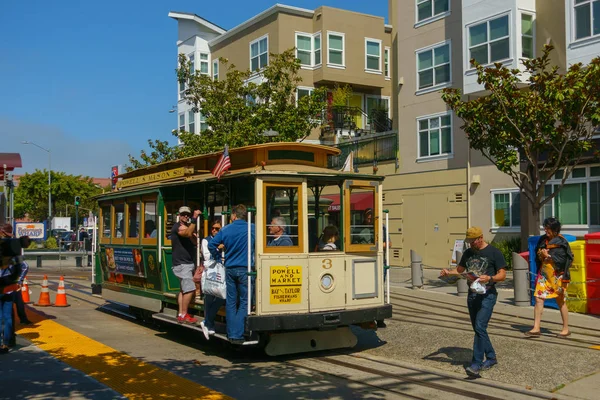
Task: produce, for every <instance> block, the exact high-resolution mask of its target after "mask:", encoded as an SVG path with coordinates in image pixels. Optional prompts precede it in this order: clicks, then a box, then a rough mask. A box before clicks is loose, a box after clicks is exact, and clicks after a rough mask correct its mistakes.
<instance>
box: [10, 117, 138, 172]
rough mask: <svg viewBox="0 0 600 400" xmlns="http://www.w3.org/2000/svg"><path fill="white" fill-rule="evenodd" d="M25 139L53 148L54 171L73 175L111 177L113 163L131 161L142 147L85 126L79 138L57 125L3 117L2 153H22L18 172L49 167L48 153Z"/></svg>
mask: <svg viewBox="0 0 600 400" xmlns="http://www.w3.org/2000/svg"><path fill="white" fill-rule="evenodd" d="M25 140H27V141H30V142H34V143H36V144H37V145H39V146H41V147H44V148H46V149H49V150H50V151H51V163H52V170H53V171H62V172H65V173H67V174H71V175H87V176H91V177H95V178H106V177H110V167H111V166H113V165H118V164H127V162H128V161H129V158H128V154H132V155H134V156H136V157H137V156H138V155H139V150H138V149H133V148H132V147H131V146H130V145H129V144H128V143H127V141H126V140H125V138H123V139H114V138H111V139H104V138H102V137H88V136H85V130H84V128H82V132H81V133H80V136H79V137H77V136H74V135H71V134H68V133H66V132H64V131H63V130H62V129H60V128H58V127H56V126H51V125H40V124H31V123H28V122H24V121H18V120H15V119H8V118H2V117H0V143H1V145H0V152H2V153H20V154H21V160H22V162H23V168H17V169H15V171H14V173H15V174H16V175H22V174H25V173H27V172H33V171H35V170H36V169H39V170H44V169H46V170H47V169H48V153H47V152H45V151H43V150H42V149H40V148H38V147H36V146H33V145H24V144H22V143H21V142H22V141H25Z"/></svg>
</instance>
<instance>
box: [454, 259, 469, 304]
mask: <svg viewBox="0 0 600 400" xmlns="http://www.w3.org/2000/svg"><path fill="white" fill-rule="evenodd" d="M461 258H462V251H457V252H456V265H457V266H458V263H459V262H460V260H461ZM456 294H457V295H458V296H460V297H465V296H466V295H468V294H469V283H468V282H467V280H466V279H463V278H460V279H459V280H458V281H457V282H456Z"/></svg>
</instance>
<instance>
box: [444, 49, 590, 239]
mask: <svg viewBox="0 0 600 400" xmlns="http://www.w3.org/2000/svg"><path fill="white" fill-rule="evenodd" d="M551 51H552V46H549V45H547V46H545V47H544V51H543V55H542V56H541V57H539V58H535V59H529V60H527V59H525V60H523V64H524V66H525V70H524V71H520V70H519V69H509V68H506V67H503V66H502V64H500V63H496V64H494V66H493V67H487V68H486V67H483V66H481V65H477V64H476V63H475V61H474V60H471V63H472V64H473V65H475V66H476V68H477V76H478V80H477V82H478V83H479V84H483V87H484V88H485V90H486V92H487V93H488V95H486V96H484V97H479V98H477V99H474V100H470V101H463V99H462V95H461V92H460V90H458V89H445V90H444V92H443V94H442V99H443V100H444V101H445V102H446V104H447V105H448V106H449V107H450V108H451V109H452V110H453V111H454V112H455V113H456V115H457V116H458V117H460V118H462V120H463V122H464V125H463V126H462V129H463V130H464V131H465V133H466V135H467V138H468V140H469V145H470V147H471V148H472V149H475V150H479V151H480V152H481V153H482V154H483V156H484V157H486V158H487V159H488V160H490V161H491V162H492V163H493V164H495V165H496V167H497V168H498V169H499V170H500V171H502V172H504V173H505V174H508V175H509V176H510V177H511V178H512V180H513V182H514V183H515V185H517V186H518V187H519V189H520V191H521V194H522V195H523V196H524V197H525V198H526V199H527V201H528V202H529V205H530V215H531V218H532V223H531V224H529V225H528V226H527V227H526V228H523V227H522V231H521V232H522V237H525V238H526V237H527V236H528V235H531V234H536V235H537V234H539V226H540V210H541V208H542V207H543V206H544V205H545V204H547V203H548V202H550V201H552V199H553V198H554V197H556V195H557V194H558V193H559V191H560V189H562V187H563V185H564V183H565V181H566V180H567V178H568V176H569V175H570V173H571V171H572V170H573V168H574V167H575V166H577V165H578V164H580V163H581V162H582V161H585V160H586V159H589V158H590V157H592V156H593V155H594V153H593V152H592V149H593V142H592V137H593V135H594V132H595V130H596V129H597V128H598V126H600V111H599V105H600V58H595V59H593V60H592V61H591V62H590V63H589V64H588V65H586V66H583V65H582V64H581V63H579V64H574V65H572V66H570V67H569V69H568V71H567V72H566V73H565V74H559V73H558V67H556V66H553V67H550V52H551ZM523 77H526V82H527V84H526V87H523V86H524V85H523V83H522V81H523V79H522V78H523ZM557 172H558V173H559V174H561V175H560V176H562V180H561V182H560V185H559V186H558V188H557V189H556V190H555V191H554V192H553V193H552V194H550V195H546V193H545V185H546V183H547V182H548V180H549V179H552V177H554V176H555V174H556V173H557Z"/></svg>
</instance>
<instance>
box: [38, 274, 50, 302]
mask: <svg viewBox="0 0 600 400" xmlns="http://www.w3.org/2000/svg"><path fill="white" fill-rule="evenodd" d="M51 305H52V304H51V303H50V292H49V291H48V276H47V275H44V280H43V281H42V291H41V292H40V299H39V300H38V302H37V303H35V304H34V306H38V307H49V306H51Z"/></svg>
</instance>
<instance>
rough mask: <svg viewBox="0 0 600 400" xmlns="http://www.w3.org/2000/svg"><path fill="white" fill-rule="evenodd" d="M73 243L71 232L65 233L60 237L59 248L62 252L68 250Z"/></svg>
mask: <svg viewBox="0 0 600 400" xmlns="http://www.w3.org/2000/svg"><path fill="white" fill-rule="evenodd" d="M72 242H73V231H65V232H63V233H62V234H61V236H60V247H61V249H63V250H65V251H66V250H70V249H71V248H72Z"/></svg>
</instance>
